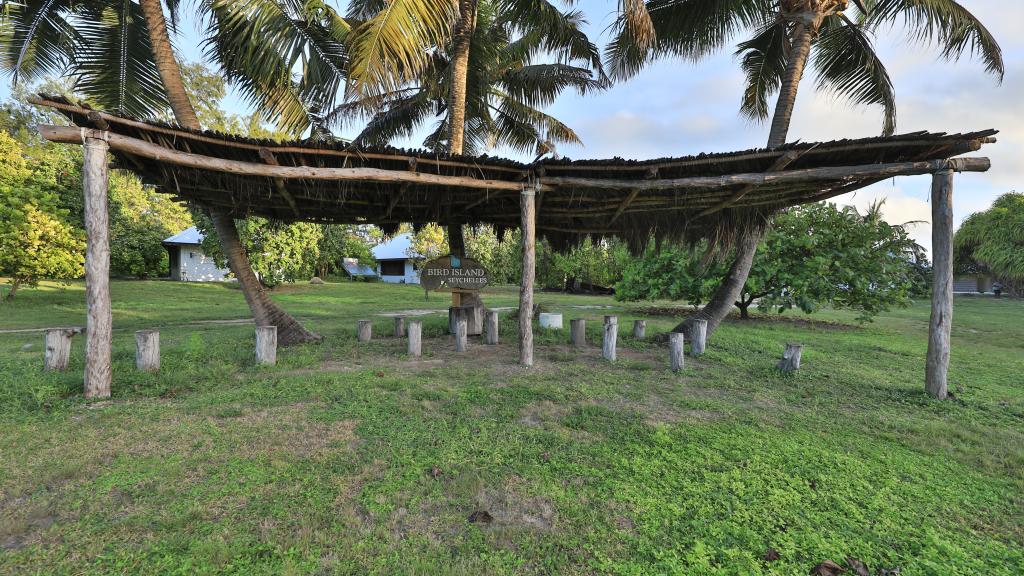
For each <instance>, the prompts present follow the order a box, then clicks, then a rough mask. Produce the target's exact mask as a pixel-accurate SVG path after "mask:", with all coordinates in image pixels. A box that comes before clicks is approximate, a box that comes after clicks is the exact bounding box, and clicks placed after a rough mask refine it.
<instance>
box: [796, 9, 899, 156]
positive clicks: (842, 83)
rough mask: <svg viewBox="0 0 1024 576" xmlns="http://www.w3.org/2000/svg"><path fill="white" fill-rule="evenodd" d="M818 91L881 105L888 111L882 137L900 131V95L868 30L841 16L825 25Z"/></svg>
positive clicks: (817, 57)
mask: <svg viewBox="0 0 1024 576" xmlns="http://www.w3.org/2000/svg"><path fill="white" fill-rule="evenodd" d="M814 68H815V70H816V71H817V73H818V88H819V89H820V90H827V91H829V92H832V93H833V94H835V95H837V96H841V97H843V98H846V99H848V100H849V101H851V102H853V103H854V104H860V105H870V104H877V105H880V106H882V109H883V110H884V119H883V123H882V134H884V135H886V136H888V135H891V134H893V133H895V131H896V93H895V91H894V90H893V86H892V80H891V79H890V78H889V73H888V71H887V70H886V69H885V65H884V64H883V63H882V61H881V59H880V58H879V57H878V54H877V53H876V52H875V49H874V46H872V44H871V39H870V38H869V37H868V36H867V34H866V33H865V31H864V30H863V29H862V28H861V27H860V26H857V25H855V24H853V23H852V22H851V21H848V20H845V19H843V18H842V17H841V16H830V17H828V18H826V19H825V22H824V23H823V24H822V27H821V33H820V35H819V38H818V41H817V42H816V43H815V45H814Z"/></svg>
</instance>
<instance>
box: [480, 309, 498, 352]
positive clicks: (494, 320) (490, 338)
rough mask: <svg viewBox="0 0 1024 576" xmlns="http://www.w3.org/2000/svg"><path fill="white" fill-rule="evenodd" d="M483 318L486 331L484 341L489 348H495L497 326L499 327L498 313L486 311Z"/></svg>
mask: <svg viewBox="0 0 1024 576" xmlns="http://www.w3.org/2000/svg"><path fill="white" fill-rule="evenodd" d="M485 317H486V322H484V327H485V328H486V330H485V331H484V332H485V336H484V341H485V342H486V343H487V344H490V345H491V346H495V345H497V344H498V326H500V322H499V318H498V311H497V310H488V311H487V313H486V314H485Z"/></svg>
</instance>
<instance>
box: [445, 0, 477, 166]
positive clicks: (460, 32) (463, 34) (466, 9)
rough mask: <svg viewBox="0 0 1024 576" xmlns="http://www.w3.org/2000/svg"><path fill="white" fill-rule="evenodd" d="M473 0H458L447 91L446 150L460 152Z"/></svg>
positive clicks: (474, 21) (475, 4)
mask: <svg viewBox="0 0 1024 576" xmlns="http://www.w3.org/2000/svg"><path fill="white" fill-rule="evenodd" d="M476 6H477V0H459V21H458V23H457V24H455V34H454V37H453V38H452V86H451V90H450V91H449V94H448V121H449V123H450V129H451V135H450V137H449V139H448V151H449V152H450V153H452V154H462V149H463V143H464V141H465V138H464V136H465V132H466V77H467V75H468V73H469V49H470V46H471V44H472V41H473V31H474V30H475V29H476Z"/></svg>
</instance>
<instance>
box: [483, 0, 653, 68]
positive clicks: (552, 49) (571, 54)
mask: <svg viewBox="0 0 1024 576" xmlns="http://www.w3.org/2000/svg"><path fill="white" fill-rule="evenodd" d="M636 1H638V2H639V0H636ZM495 11H496V13H497V15H498V16H497V18H496V19H497V22H496V23H497V25H498V26H501V27H505V26H508V27H509V29H510V31H511V32H518V33H519V34H521V37H520V38H519V39H517V40H516V41H514V42H512V43H511V44H510V48H511V49H512V50H513V51H515V52H517V53H521V54H522V55H523V56H522V57H523V59H524V60H529V59H532V58H534V57H536V56H538V55H539V54H541V53H546V54H548V55H550V56H552V57H553V58H555V60H557V61H558V62H561V63H572V62H579V63H586V64H587V65H589V66H590V68H591V69H592V70H593V71H594V74H595V77H596V78H597V79H599V80H601V81H603V82H605V83H607V76H606V74H605V72H604V65H603V64H602V62H601V50H600V49H599V48H598V47H597V45H596V44H594V43H593V42H591V41H590V38H588V37H587V34H586V33H585V32H584V31H583V28H584V26H586V24H587V20H586V18H585V17H584V15H583V13H582V12H580V11H576V10H574V11H570V12H562V11H561V10H559V9H558V8H557V7H556V6H555V5H553V4H551V3H550V2H548V1H547V0H501V1H499V2H498V4H497V5H496V6H495Z"/></svg>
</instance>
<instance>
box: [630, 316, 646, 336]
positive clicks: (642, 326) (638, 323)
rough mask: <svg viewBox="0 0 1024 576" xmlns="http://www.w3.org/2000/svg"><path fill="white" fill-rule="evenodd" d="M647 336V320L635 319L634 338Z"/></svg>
mask: <svg viewBox="0 0 1024 576" xmlns="http://www.w3.org/2000/svg"><path fill="white" fill-rule="evenodd" d="M646 336H647V320H633V338H636V339H637V340H643V339H644V337H646Z"/></svg>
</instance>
